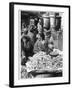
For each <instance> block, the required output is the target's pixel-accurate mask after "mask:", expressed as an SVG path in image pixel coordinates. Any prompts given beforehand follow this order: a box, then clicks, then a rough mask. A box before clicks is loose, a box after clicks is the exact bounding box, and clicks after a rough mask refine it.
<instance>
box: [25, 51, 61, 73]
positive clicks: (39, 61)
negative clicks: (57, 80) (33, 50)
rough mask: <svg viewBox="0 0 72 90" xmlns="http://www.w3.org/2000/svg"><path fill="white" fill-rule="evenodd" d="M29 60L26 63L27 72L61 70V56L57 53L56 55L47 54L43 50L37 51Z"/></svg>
mask: <svg viewBox="0 0 72 90" xmlns="http://www.w3.org/2000/svg"><path fill="white" fill-rule="evenodd" d="M29 59H30V60H29V61H28V62H27V63H26V67H27V72H30V71H33V70H47V71H54V70H61V69H62V66H63V56H62V54H58V55H57V56H56V57H52V56H51V55H47V54H46V53H45V52H38V53H37V54H35V55H34V56H33V57H29Z"/></svg>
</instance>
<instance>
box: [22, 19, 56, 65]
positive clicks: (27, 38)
mask: <svg viewBox="0 0 72 90" xmlns="http://www.w3.org/2000/svg"><path fill="white" fill-rule="evenodd" d="M52 29H53V28H52ZM51 31H52V30H51V29H50V30H47V28H45V27H43V20H42V19H41V18H39V19H37V20H35V19H30V23H29V25H26V24H25V23H24V22H23V23H22V30H21V64H22V65H25V63H26V62H27V61H28V57H29V56H33V55H34V54H36V53H38V52H39V51H43V52H46V54H49V53H50V52H51V51H52V50H53V48H54V42H53V37H52V32H51ZM53 35H54V33H53ZM54 38H55V35H54Z"/></svg>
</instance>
